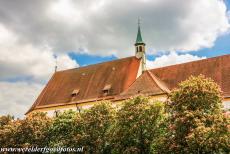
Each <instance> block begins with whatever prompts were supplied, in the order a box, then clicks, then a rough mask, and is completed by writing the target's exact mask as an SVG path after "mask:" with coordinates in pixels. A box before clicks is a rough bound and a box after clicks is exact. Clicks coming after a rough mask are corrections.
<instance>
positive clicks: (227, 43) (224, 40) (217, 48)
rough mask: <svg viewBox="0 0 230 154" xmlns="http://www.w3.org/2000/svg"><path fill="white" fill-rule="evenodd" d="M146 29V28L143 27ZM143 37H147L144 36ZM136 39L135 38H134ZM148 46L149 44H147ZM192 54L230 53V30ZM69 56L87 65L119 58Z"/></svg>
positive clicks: (213, 54)
mask: <svg viewBox="0 0 230 154" xmlns="http://www.w3.org/2000/svg"><path fill="white" fill-rule="evenodd" d="M225 4H226V6H227V9H228V11H229V10H230V0H225ZM143 30H144V29H143ZM143 39H145V38H144V37H143ZM133 40H134V41H135V38H133ZM147 48H148V44H147ZM163 54H167V53H160V54H156V55H147V59H149V60H155V59H156V58H157V57H160V56H162V55H163ZM178 54H179V55H180V54H184V53H183V52H181V53H180V52H179V51H178ZM189 54H191V55H196V56H199V57H207V58H210V57H216V56H221V55H226V54H230V32H229V33H225V34H224V35H221V36H219V37H218V38H217V39H216V41H215V43H214V46H213V47H211V48H202V49H200V50H198V51H191V52H189ZM69 56H70V57H71V58H72V59H74V60H76V61H77V62H78V64H79V65H80V66H86V65H90V64H96V63H100V62H105V61H111V60H114V59H117V57H115V56H113V55H111V56H94V55H89V54H76V53H73V52H71V53H69Z"/></svg>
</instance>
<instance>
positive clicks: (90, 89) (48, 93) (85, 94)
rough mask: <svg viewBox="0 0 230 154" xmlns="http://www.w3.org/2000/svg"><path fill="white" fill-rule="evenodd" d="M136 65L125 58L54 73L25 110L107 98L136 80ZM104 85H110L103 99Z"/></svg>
mask: <svg viewBox="0 0 230 154" xmlns="http://www.w3.org/2000/svg"><path fill="white" fill-rule="evenodd" d="M139 65H140V60H139V59H137V58H136V57H128V58H123V59H119V60H114V61H109V62H104V63H100V64H95V65H89V66H86V67H80V68H76V69H70V70H65V71H59V72H56V73H55V74H54V75H53V77H52V78H51V79H50V81H49V82H48V84H47V85H46V87H45V88H44V89H43V91H42V92H41V94H40V95H39V97H38V98H37V100H36V101H35V103H34V104H33V106H32V107H31V109H30V110H29V111H31V110H33V109H36V108H40V107H41V106H50V105H61V104H62V105H63V104H67V103H70V102H71V101H74V102H76V103H77V102H82V101H84V100H97V99H101V98H103V97H104V98H111V96H115V95H118V94H120V93H121V92H123V91H124V90H125V89H127V88H128V87H129V86H130V85H131V84H132V83H133V82H134V81H135V80H136V78H137V73H138V69H139ZM107 85H110V86H111V89H109V94H108V95H106V96H105V95H104V94H103V88H104V87H105V86H107ZM74 90H78V93H77V94H75V95H76V96H74V98H73V96H72V94H73V91H74ZM29 111H28V112H29Z"/></svg>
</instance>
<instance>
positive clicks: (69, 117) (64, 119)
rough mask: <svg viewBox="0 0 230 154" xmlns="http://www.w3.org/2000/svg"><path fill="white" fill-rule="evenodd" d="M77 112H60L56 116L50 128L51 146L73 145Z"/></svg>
mask: <svg viewBox="0 0 230 154" xmlns="http://www.w3.org/2000/svg"><path fill="white" fill-rule="evenodd" d="M77 116H78V115H77V113H76V112H75V111H72V110H68V111H65V112H63V113H60V114H59V115H58V116H57V117H54V119H53V123H52V124H51V126H50V128H49V137H50V139H49V140H50V143H49V146H51V147H73V146H74V145H73V134H74V132H75V127H76V126H75V119H76V118H77Z"/></svg>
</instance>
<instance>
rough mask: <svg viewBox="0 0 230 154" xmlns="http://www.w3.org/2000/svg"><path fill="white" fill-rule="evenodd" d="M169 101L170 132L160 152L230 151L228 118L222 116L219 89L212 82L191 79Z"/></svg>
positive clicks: (161, 142) (203, 79) (201, 77)
mask: <svg viewBox="0 0 230 154" xmlns="http://www.w3.org/2000/svg"><path fill="white" fill-rule="evenodd" d="M169 98H170V102H169V103H168V107H169V113H170V118H169V125H168V130H167V134H166V135H165V137H164V138H162V139H161V140H160V141H159V142H158V143H159V144H158V153H228V152H229V143H230V142H229V141H230V140H229V139H230V136H229V130H228V125H229V124H230V123H229V118H226V117H225V116H224V115H223V113H222V108H221V106H222V98H221V92H220V88H219V86H218V85H217V84H216V83H214V82H213V80H211V79H205V77H204V76H202V75H200V76H198V77H190V78H189V79H188V80H186V81H184V82H182V83H181V84H180V85H179V88H178V89H175V90H174V91H173V92H172V93H171V94H170V96H169Z"/></svg>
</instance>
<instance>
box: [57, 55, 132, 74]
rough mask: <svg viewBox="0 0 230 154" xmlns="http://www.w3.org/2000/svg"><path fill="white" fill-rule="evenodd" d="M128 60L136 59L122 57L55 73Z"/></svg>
mask: <svg viewBox="0 0 230 154" xmlns="http://www.w3.org/2000/svg"><path fill="white" fill-rule="evenodd" d="M129 58H136V57H135V56H130V57H124V58H120V59H114V60H111V61H104V62H100V63H96V64H90V65H86V66H80V67H76V68H71V69H65V70H61V71H57V73H59V72H64V71H69V70H75V69H82V68H87V67H91V66H95V65H101V64H106V63H111V62H115V61H119V60H124V59H129Z"/></svg>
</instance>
